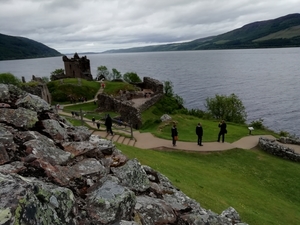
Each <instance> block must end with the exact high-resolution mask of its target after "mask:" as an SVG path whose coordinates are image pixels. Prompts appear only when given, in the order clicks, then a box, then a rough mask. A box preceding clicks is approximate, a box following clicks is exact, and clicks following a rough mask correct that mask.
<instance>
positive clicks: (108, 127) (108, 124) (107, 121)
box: [105, 114, 114, 135]
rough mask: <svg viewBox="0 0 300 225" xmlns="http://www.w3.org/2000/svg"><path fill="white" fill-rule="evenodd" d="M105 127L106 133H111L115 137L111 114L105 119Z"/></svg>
mask: <svg viewBox="0 0 300 225" xmlns="http://www.w3.org/2000/svg"><path fill="white" fill-rule="evenodd" d="M105 126H106V132H107V133H110V134H111V135H114V133H113V131H112V129H111V127H112V119H111V117H110V115H109V114H107V116H106V119H105Z"/></svg>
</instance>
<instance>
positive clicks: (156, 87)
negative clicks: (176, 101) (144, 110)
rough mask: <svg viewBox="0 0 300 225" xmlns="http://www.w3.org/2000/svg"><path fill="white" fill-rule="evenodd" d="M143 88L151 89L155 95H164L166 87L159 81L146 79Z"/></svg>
mask: <svg viewBox="0 0 300 225" xmlns="http://www.w3.org/2000/svg"><path fill="white" fill-rule="evenodd" d="M143 81H144V82H143V87H144V88H145V89H151V90H152V91H153V92H154V93H155V94H163V93H164V85H163V83H162V82H160V81H159V80H156V79H153V78H151V77H144V79H143Z"/></svg>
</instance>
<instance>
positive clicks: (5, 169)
mask: <svg viewBox="0 0 300 225" xmlns="http://www.w3.org/2000/svg"><path fill="white" fill-rule="evenodd" d="M24 170H26V166H24V163H23V162H19V161H17V162H11V163H10V164H5V165H1V166H0V173H3V174H11V173H19V172H21V171H24Z"/></svg>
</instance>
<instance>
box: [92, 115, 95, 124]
mask: <svg viewBox="0 0 300 225" xmlns="http://www.w3.org/2000/svg"><path fill="white" fill-rule="evenodd" d="M92 122H93V125H95V117H93V118H92Z"/></svg>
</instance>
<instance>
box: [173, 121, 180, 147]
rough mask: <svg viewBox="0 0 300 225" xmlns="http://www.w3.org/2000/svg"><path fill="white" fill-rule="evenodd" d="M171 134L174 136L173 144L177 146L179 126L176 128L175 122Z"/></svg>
mask: <svg viewBox="0 0 300 225" xmlns="http://www.w3.org/2000/svg"><path fill="white" fill-rule="evenodd" d="M171 136H172V144H173V146H176V141H177V138H178V132H177V128H176V124H175V123H174V124H173V126H172V128H171Z"/></svg>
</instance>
